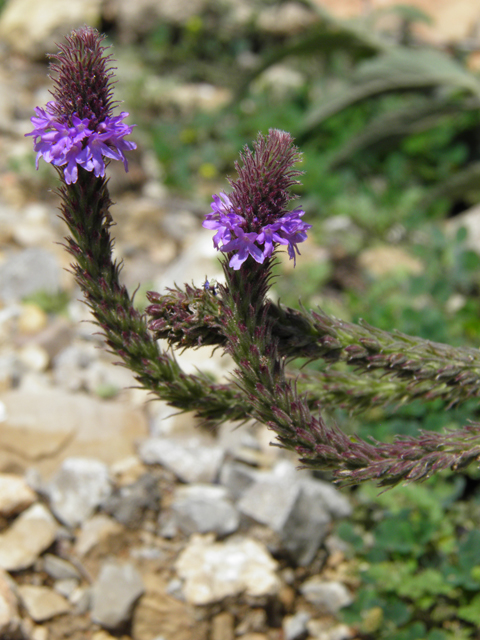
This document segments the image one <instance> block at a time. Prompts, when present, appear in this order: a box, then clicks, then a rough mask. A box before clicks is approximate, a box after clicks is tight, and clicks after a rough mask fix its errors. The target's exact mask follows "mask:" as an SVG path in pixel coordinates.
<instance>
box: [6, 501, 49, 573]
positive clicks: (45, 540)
mask: <svg viewBox="0 0 480 640" xmlns="http://www.w3.org/2000/svg"><path fill="white" fill-rule="evenodd" d="M57 530H58V525H57V523H56V522H55V520H54V518H53V517H52V515H51V514H50V512H49V511H48V510H47V509H46V508H45V507H44V506H43V505H42V504H34V505H32V506H31V507H29V508H28V509H27V510H26V511H24V512H23V513H22V514H20V515H19V516H18V518H17V519H16V520H15V521H14V522H13V524H12V525H11V526H10V527H9V528H8V529H7V530H6V531H5V532H4V533H1V534H0V567H2V568H3V569H6V570H7V571H20V570H21V569H26V568H28V567H30V566H31V565H32V564H33V563H34V562H35V560H36V559H37V558H38V556H39V555H40V554H41V553H42V552H43V551H45V549H48V547H49V546H50V545H51V544H52V543H53V541H54V540H55V537H56V533H57Z"/></svg>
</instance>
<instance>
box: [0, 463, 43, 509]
mask: <svg viewBox="0 0 480 640" xmlns="http://www.w3.org/2000/svg"><path fill="white" fill-rule="evenodd" d="M36 499H37V496H36V494H35V492H34V491H32V489H31V488H30V487H29V486H28V484H27V483H26V482H25V480H24V479H23V478H22V477H20V476H15V475H13V474H10V473H0V515H2V516H6V517H9V516H12V515H14V514H16V513H19V512H20V511H24V510H25V509H26V508H27V507H29V506H30V505H32V504H33V503H34V502H35V501H36Z"/></svg>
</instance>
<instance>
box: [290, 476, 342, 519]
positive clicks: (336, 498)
mask: <svg viewBox="0 0 480 640" xmlns="http://www.w3.org/2000/svg"><path fill="white" fill-rule="evenodd" d="M299 482H300V485H301V487H302V489H303V491H304V492H305V493H306V494H307V495H308V496H309V497H310V498H311V499H312V500H319V501H321V502H322V503H323V505H324V507H325V509H326V510H327V511H328V512H329V513H330V515H331V516H332V518H348V517H350V516H351V515H352V511H353V510H352V505H351V504H350V502H349V500H348V498H347V497H346V496H345V495H344V494H343V493H341V492H340V491H339V490H338V489H336V488H335V487H334V486H333V485H332V484H330V483H328V482H324V481H323V480H317V479H316V478H309V477H307V478H301V479H300V481H299Z"/></svg>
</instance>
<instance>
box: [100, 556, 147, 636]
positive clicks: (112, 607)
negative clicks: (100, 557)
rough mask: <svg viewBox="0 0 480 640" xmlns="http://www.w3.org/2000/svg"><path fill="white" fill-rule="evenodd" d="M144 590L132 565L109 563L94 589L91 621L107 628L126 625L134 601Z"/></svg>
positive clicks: (104, 567)
mask: <svg viewBox="0 0 480 640" xmlns="http://www.w3.org/2000/svg"><path fill="white" fill-rule="evenodd" d="M144 591H145V587H144V585H143V581H142V578H141V576H140V574H139V573H138V571H137V570H136V569H135V567H134V566H133V564H130V563H125V564H119V563H117V562H107V563H105V564H104V565H103V567H102V569H101V571H100V575H99V576H98V579H97V581H96V582H95V584H94V585H93V588H92V620H93V622H96V623H98V624H100V625H102V627H106V628H107V629H115V628H117V627H118V626H120V625H121V624H123V623H125V622H127V621H128V620H129V619H130V617H131V615H132V610H133V606H134V604H135V602H136V601H137V600H138V598H139V597H140V596H141V595H142V593H143V592H144Z"/></svg>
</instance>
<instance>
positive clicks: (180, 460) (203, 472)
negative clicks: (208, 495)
mask: <svg viewBox="0 0 480 640" xmlns="http://www.w3.org/2000/svg"><path fill="white" fill-rule="evenodd" d="M139 455H140V458H141V459H142V462H144V463H145V464H161V465H162V466H163V467H166V468H167V469H170V471H172V472H173V473H174V474H175V475H176V476H177V477H178V478H179V479H180V480H182V481H183V482H187V483H193V482H200V483H201V482H205V483H211V482H213V481H214V480H215V478H216V477H217V475H218V472H219V470H220V467H221V464H222V462H223V458H224V455H225V454H224V451H223V449H221V448H220V447H217V446H215V445H214V444H212V445H210V444H207V445H205V444H204V441H202V440H201V439H200V438H196V437H193V438H186V439H183V440H180V439H178V440H177V439H174V438H149V439H148V440H144V441H143V442H142V443H141V444H140V447H139Z"/></svg>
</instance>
